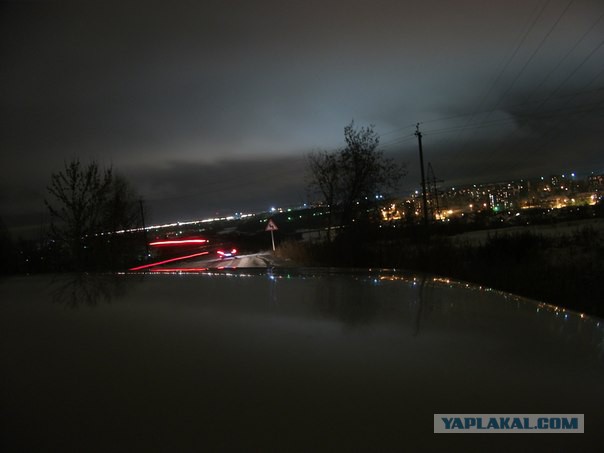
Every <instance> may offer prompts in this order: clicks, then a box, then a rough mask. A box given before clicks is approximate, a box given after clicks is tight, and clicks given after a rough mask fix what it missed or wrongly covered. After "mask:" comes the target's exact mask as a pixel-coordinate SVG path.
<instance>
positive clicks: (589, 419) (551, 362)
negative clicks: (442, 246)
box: [0, 269, 604, 451]
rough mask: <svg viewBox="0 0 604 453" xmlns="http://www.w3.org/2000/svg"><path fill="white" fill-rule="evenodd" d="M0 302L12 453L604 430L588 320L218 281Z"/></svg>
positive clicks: (371, 276) (359, 277) (436, 283)
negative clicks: (472, 417) (505, 430)
mask: <svg viewBox="0 0 604 453" xmlns="http://www.w3.org/2000/svg"><path fill="white" fill-rule="evenodd" d="M0 296H1V300H2V302H1V303H0V328H1V329H0V332H1V333H0V338H1V339H2V357H1V359H2V363H3V364H4V365H5V370H6V372H5V373H4V378H3V385H2V390H1V391H2V401H1V402H2V407H4V408H6V414H7V417H6V419H7V420H8V422H7V424H5V427H4V428H2V429H3V433H2V434H3V437H4V438H6V439H7V442H8V443H9V445H11V446H21V447H23V449H38V450H39V449H60V450H64V449H67V450H69V449H70V448H74V449H80V450H82V449H84V450H87V451H91V450H95V451H103V450H105V451H106V450H107V449H112V448H114V447H115V446H116V445H119V446H120V447H121V449H123V450H128V449H136V450H141V449H142V450H145V449H147V450H148V449H154V448H156V449H160V450H161V449H165V450H170V449H171V450H174V449H188V448H191V449H196V450H199V449H201V448H202V447H207V448H210V447H211V448H215V449H232V448H236V449H246V450H249V449H252V450H257V449H261V450H264V449H276V450H283V449H286V450H287V449H288V450H292V449H294V450H295V449H302V450H308V449H313V450H314V449H326V450H327V449H330V448H337V449H350V448H356V449H361V450H362V449H367V450H376V449H377V450H379V449H391V448H396V449H398V448H400V447H401V446H405V447H410V446H411V447H413V446H415V447H424V446H426V445H432V446H434V447H435V448H442V447H445V446H450V445H449V444H450V442H451V440H449V439H447V441H446V442H447V443H445V441H444V440H441V439H438V438H436V439H435V438H434V437H433V436H432V435H431V431H432V414H434V413H585V414H586V417H585V419H586V433H587V434H586V435H584V436H583V437H581V438H580V442H582V443H580V444H579V445H580V446H581V447H582V448H583V449H587V450H588V449H589V448H590V447H591V445H592V443H591V442H592V441H593V436H594V435H597V433H599V432H600V431H599V430H598V428H597V426H598V424H601V423H602V422H604V416H603V414H602V411H601V409H600V402H601V401H604V389H603V386H602V384H601V383H602V382H603V379H602V378H604V360H603V359H604V354H603V351H604V324H603V323H602V321H601V320H599V319H597V318H592V317H589V316H586V315H585V314H579V313H574V312H569V311H565V310H561V309H560V308H558V307H552V306H549V305H546V304H539V303H536V302H532V301H527V300H525V299H522V298H518V297H515V296H512V295H509V294H505V293H501V292H498V291H493V290H490V289H488V288H481V287H478V286H473V285H468V284H466V283H462V282H456V281H452V280H447V279H442V278H435V277H432V276H425V275H410V274H401V273H397V272H388V271H357V272H340V271H333V272H332V271H326V270H315V269H308V270H300V271H292V270H289V271H285V270H269V271H268V272H267V271H253V270H224V271H220V272H203V273H174V274H123V275H77V276H76V275H71V276H53V277H44V276H36V277H20V278H11V279H6V280H4V281H3V282H2V283H1V284H0ZM66 427H69V428H68V429H67V428H66ZM66 430H67V431H66ZM590 431H591V433H592V437H590V436H589V433H590ZM511 437H515V436H511ZM426 442H427V443H428V444H426ZM455 442H458V441H455ZM472 442H473V445H474V443H475V442H478V444H476V445H481V442H486V441H483V440H475V439H472ZM506 442H507V443H506ZM510 442H514V440H503V441H502V442H501V444H500V447H501V448H502V449H504V447H505V448H509V447H510V445H513V444H510ZM543 442H545V443H543ZM559 442H560V441H559V440H556V441H555V443H554V441H551V440H549V439H546V440H543V438H540V439H539V444H538V445H536V446H537V447H541V446H544V448H545V447H548V448H558V447H559V446H560V445H559ZM573 442H576V440H574V441H573ZM482 445H483V446H485V447H486V446H488V447H489V448H490V449H492V445H490V444H486V443H484V444H482ZM145 447H146V448H145ZM537 449H538V448H537Z"/></svg>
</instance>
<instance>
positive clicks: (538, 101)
mask: <svg viewBox="0 0 604 453" xmlns="http://www.w3.org/2000/svg"><path fill="white" fill-rule="evenodd" d="M0 7H1V8H2V14H0V21H1V22H0V58H1V59H2V61H3V64H2V65H1V66H0V77H1V80H2V84H0V101H1V102H0V128H1V129H0V130H1V135H0V146H1V148H2V162H1V163H2V167H3V168H10V169H11V171H10V172H8V173H7V174H6V176H5V177H4V178H3V181H2V185H3V188H5V189H6V190H8V191H9V193H11V195H10V196H8V195H4V196H3V198H2V200H3V201H2V213H3V214H2V215H3V216H4V217H7V218H8V217H10V216H11V215H17V214H22V213H23V211H24V210H28V212H30V211H36V210H38V211H39V210H41V208H40V206H41V198H42V195H43V192H44V187H45V185H46V183H47V181H48V179H49V174H50V172H51V171H56V170H58V169H60V168H61V166H62V164H63V162H64V161H65V160H66V159H70V158H72V157H79V158H80V159H81V160H84V161H86V160H90V159H96V160H98V161H99V162H102V163H104V164H107V165H108V164H113V165H114V166H115V167H116V168H117V169H118V170H120V171H121V172H122V173H124V174H126V175H128V176H130V177H132V178H133V181H134V182H135V183H136V185H137V186H138V188H139V190H140V191H141V193H142V194H143V195H144V197H145V198H146V199H149V200H150V203H151V202H152V201H151V200H156V201H154V202H153V203H155V207H154V215H155V216H156V218H157V220H158V221H166V220H170V218H173V217H183V218H192V217H195V216H198V215H199V216H205V215H207V214H210V213H212V212H216V211H226V210H228V209H234V210H245V209H246V208H248V209H252V208H255V207H266V206H267V205H269V204H271V203H273V202H274V203H277V202H278V203H287V204H295V203H297V202H298V201H299V199H300V198H303V197H304V194H305V188H304V181H303V178H301V177H289V176H283V175H284V174H285V173H286V172H287V171H291V174H292V175H300V174H301V173H302V170H303V161H301V160H300V159H301V157H303V156H304V154H305V153H306V152H308V151H310V150H312V149H316V148H328V149H329V148H333V147H335V146H339V145H340V144H341V142H342V138H343V134H342V132H343V127H344V126H345V125H346V124H347V123H348V122H350V120H351V119H353V118H354V119H355V120H356V122H357V124H369V123H373V124H375V125H376V127H377V129H378V131H379V132H381V133H382V143H384V145H386V147H385V149H387V150H388V152H389V153H392V155H394V156H396V157H397V158H399V159H403V160H405V161H407V162H408V168H409V170H410V173H409V176H408V178H407V179H406V182H405V184H404V186H403V187H401V191H403V190H410V189H413V188H415V187H416V185H417V181H418V175H417V174H418V172H416V170H415V168H416V167H417V162H416V161H417V158H416V152H417V151H416V148H415V146H416V144H415V142H414V141H413V140H414V139H413V136H412V133H413V131H414V128H413V125H414V124H415V123H417V122H422V123H423V124H422V130H423V131H424V147H425V151H426V155H427V160H429V161H431V162H432V163H433V166H434V167H435V170H436V171H437V172H438V173H440V175H439V176H441V177H442V178H443V179H446V180H447V182H454V181H463V180H486V179H489V178H496V179H505V178H508V177H512V176H513V177H516V176H524V177H527V176H531V175H535V174H539V173H542V172H546V173H550V172H559V171H562V170H564V169H565V168H568V167H571V166H572V167H573V168H574V169H576V170H577V171H579V170H578V169H579V168H581V169H584V170H585V171H592V170H593V171H604V167H603V163H602V161H601V158H599V157H598V152H599V149H600V143H601V142H602V133H601V132H600V128H599V124H601V119H602V116H601V115H602V109H601V108H600V107H601V104H598V103H599V102H600V103H601V102H602V99H603V97H604V96H603V94H602V91H601V90H598V89H599V88H602V86H603V85H604V76H603V73H602V69H603V68H602V64H601V61H603V59H604V49H602V40H603V39H604V19H602V15H603V14H604V5H603V4H602V3H601V2H599V1H587V0H581V1H574V2H570V3H569V1H567V0H552V1H550V2H548V3H547V4H546V3H545V2H542V1H538V0H534V1H526V0H510V1H492V2H483V1H479V0H464V1H457V2H450V1H436V0H432V1H425V2H406V1H400V0H399V1H394V0H391V1H371V2H369V1H360V0H356V1H354V0H352V1H351V0H349V1H339V0H337V1H328V2H325V1H322V2H318V1H299V2H298V1H294V2H283V1H276V0H275V1H254V2H247V1H203V2H177V3H176V4H174V2H157V3H154V2H132V1H124V2H110V1H109V2H94V3H89V2H53V1H41V2H27V1H14V2H5V3H3V4H2V5H1V6H0ZM567 7H568V8H567ZM598 20H599V22H597V21H598ZM531 24H532V25H531ZM578 93H579V94H578ZM581 93H583V94H581ZM560 167H563V168H560ZM279 168H281V170H282V171H281V172H280V171H279ZM265 169H272V171H266V172H265ZM259 179H260V180H262V181H261V182H263V183H266V185H268V186H270V187H273V188H274V189H275V190H274V191H272V192H268V191H265V189H264V187H265V185H264V184H257V182H258V180H259ZM190 194H205V195H203V196H202V195H199V197H197V195H190ZM209 194H214V196H213V197H209ZM275 194H278V195H275ZM196 197H197V198H196ZM279 197H280V198H279ZM162 199H163V200H164V201H161V200H162ZM168 199H171V200H173V201H172V202H168V201H165V200H168ZM36 206H38V207H37V208H36ZM7 223H10V222H7Z"/></svg>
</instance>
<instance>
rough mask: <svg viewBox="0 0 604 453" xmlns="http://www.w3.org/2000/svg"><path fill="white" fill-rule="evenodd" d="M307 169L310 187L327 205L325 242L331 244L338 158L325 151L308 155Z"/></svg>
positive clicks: (337, 184)
mask: <svg viewBox="0 0 604 453" xmlns="http://www.w3.org/2000/svg"><path fill="white" fill-rule="evenodd" d="M308 167H309V171H310V175H311V179H310V184H309V185H310V187H311V189H313V190H315V191H317V192H319V193H320V194H321V196H322V198H323V201H324V203H325V204H326V205H327V208H328V209H329V211H328V217H327V219H328V220H327V241H328V242H331V228H332V226H333V211H334V208H335V204H336V202H337V201H338V200H337V195H338V192H339V169H338V158H337V156H336V155H335V154H333V153H329V152H327V151H316V152H313V153H310V154H309V155H308Z"/></svg>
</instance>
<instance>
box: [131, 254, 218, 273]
mask: <svg viewBox="0 0 604 453" xmlns="http://www.w3.org/2000/svg"><path fill="white" fill-rule="evenodd" d="M209 253H210V252H200V253H194V254H192V255H187V256H179V257H178V258H171V259H169V260H164V261H158V262H157V263H151V264H144V265H143V266H138V267H133V268H132V269H128V270H129V271H140V270H142V269H148V268H150V267H155V266H159V265H161V264H166V263H172V262H174V261H180V260H186V259H187V258H195V257H196V256H201V255H207V254H209Z"/></svg>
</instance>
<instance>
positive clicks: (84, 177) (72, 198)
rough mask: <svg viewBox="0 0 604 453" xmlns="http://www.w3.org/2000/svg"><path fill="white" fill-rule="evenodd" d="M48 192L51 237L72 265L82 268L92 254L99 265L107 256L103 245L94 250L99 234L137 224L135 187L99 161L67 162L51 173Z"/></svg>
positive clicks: (47, 201)
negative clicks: (96, 236)
mask: <svg viewBox="0 0 604 453" xmlns="http://www.w3.org/2000/svg"><path fill="white" fill-rule="evenodd" d="M48 193H49V195H50V197H49V199H46V200H44V202H45V204H46V206H47V207H48V210H49V211H50V215H51V233H50V234H51V238H52V240H53V241H55V243H56V245H57V246H58V249H59V250H61V251H63V252H64V253H65V254H66V257H67V261H68V266H69V267H72V268H75V269H78V270H81V269H83V268H85V267H87V265H89V264H90V262H89V260H88V257H89V256H90V255H93V259H92V261H96V262H97V264H98V262H99V260H100V259H101V257H105V256H107V253H102V252H101V250H100V246H99V247H97V250H96V251H94V250H91V249H93V248H94V246H95V245H96V244H97V243H98V242H99V241H98V240H95V235H97V234H98V233H102V232H110V231H116V230H118V229H127V228H131V227H133V226H136V225H138V217H137V215H136V202H137V197H136V194H135V192H134V190H133V189H132V188H131V187H130V185H129V184H128V182H127V181H126V180H125V179H123V178H122V177H120V176H117V175H115V174H114V172H113V169H112V168H106V169H101V168H99V165H98V164H97V163H96V162H92V163H90V164H88V165H82V164H81V163H80V161H79V160H77V159H74V160H72V161H71V162H68V163H65V167H64V169H63V170H62V171H59V172H58V173H53V174H52V175H51V183H50V185H49V186H48ZM110 251H111V250H110ZM109 257H110V258H111V253H109Z"/></svg>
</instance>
